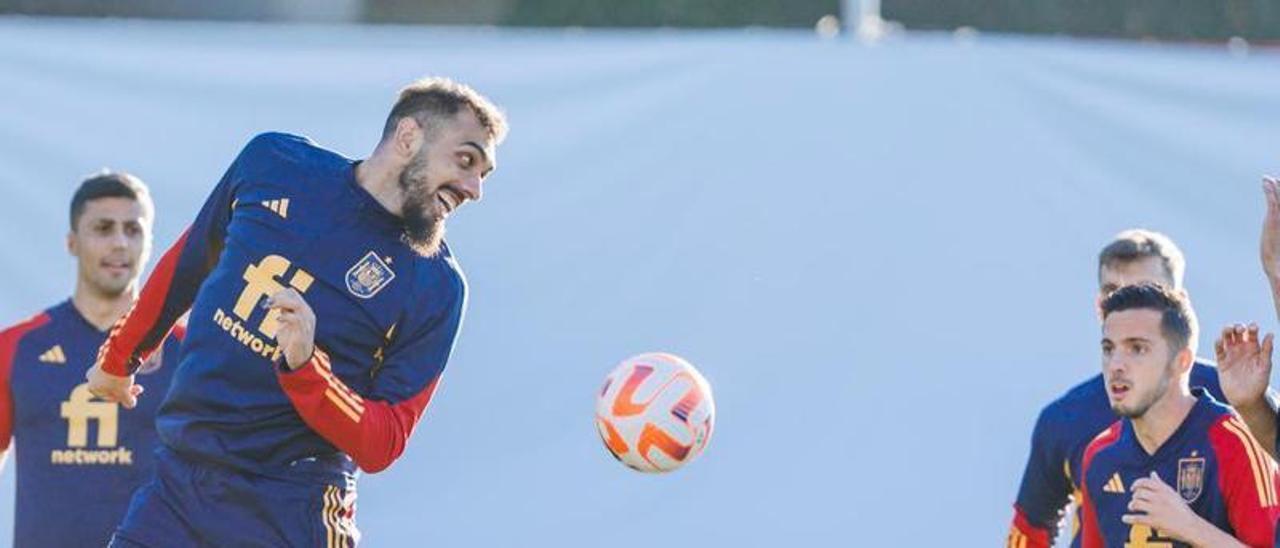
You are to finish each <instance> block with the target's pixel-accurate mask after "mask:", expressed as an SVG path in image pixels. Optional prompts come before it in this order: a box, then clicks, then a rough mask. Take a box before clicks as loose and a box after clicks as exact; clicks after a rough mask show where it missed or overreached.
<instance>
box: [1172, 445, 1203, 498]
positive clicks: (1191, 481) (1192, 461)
mask: <svg viewBox="0 0 1280 548" xmlns="http://www.w3.org/2000/svg"><path fill="white" fill-rule="evenodd" d="M1192 454H1194V453H1192ZM1203 491H1204V457H1198V458H1187V459H1178V494H1180V495H1182V500H1185V501H1187V503H1188V504H1190V503H1192V502H1195V501H1196V499H1198V498H1200V493H1201V492H1203Z"/></svg>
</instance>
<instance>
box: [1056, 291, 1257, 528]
mask: <svg viewBox="0 0 1280 548" xmlns="http://www.w3.org/2000/svg"><path fill="white" fill-rule="evenodd" d="M1102 311H1103V337H1102V356H1103V358H1102V370H1103V376H1104V378H1105V381H1106V387H1107V396H1108V398H1109V400H1110V402H1111V407H1112V409H1113V410H1114V411H1115V412H1116V414H1117V415H1120V416H1121V417H1122V418H1121V419H1120V420H1119V421H1117V422H1116V423H1115V424H1113V425H1112V426H1110V427H1108V428H1107V429H1106V430H1105V431H1103V433H1101V434H1099V435H1098V436H1097V437H1096V438H1094V440H1093V441H1092V442H1090V443H1089V446H1088V447H1087V448H1086V449H1085V453H1084V460H1083V464H1082V471H1081V474H1082V481H1083V484H1084V492H1083V497H1082V502H1081V514H1082V518H1081V522H1082V523H1081V526H1082V530H1081V540H1082V544H1083V546H1084V547H1085V548H1101V547H1104V546H1156V545H1158V546H1188V545H1196V546H1231V545H1235V543H1236V542H1237V540H1238V541H1239V542H1240V543H1243V544H1244V545H1246V546H1253V547H1263V546H1267V547H1269V546H1271V545H1272V542H1273V541H1274V537H1275V527H1276V519H1277V517H1280V502H1278V501H1277V490H1278V488H1280V469H1278V468H1277V466H1276V463H1275V460H1274V459H1272V458H1271V457H1270V456H1269V455H1268V454H1267V452H1266V450H1265V449H1263V447H1262V445H1261V444H1259V443H1258V441H1257V440H1256V439H1254V437H1253V435H1252V434H1251V433H1250V432H1249V428H1248V427H1247V426H1246V425H1245V424H1244V421H1242V420H1241V419H1240V418H1239V417H1238V416H1237V415H1236V414H1235V413H1234V412H1233V411H1232V410H1231V408H1229V407H1227V406H1225V405H1223V404H1221V403H1219V402H1217V401H1215V400H1214V399H1213V397H1212V396H1210V395H1209V394H1208V393H1207V392H1205V391H1204V389H1201V388H1195V389H1192V388H1191V387H1190V385H1189V379H1190V370H1191V364H1192V361H1193V360H1194V348H1195V340H1196V336H1197V333H1196V331H1197V328H1196V319H1195V316H1194V313H1193V312H1192V311H1191V307H1190V305H1189V304H1188V303H1187V301H1186V299H1185V297H1183V296H1182V295H1181V294H1180V293H1176V292H1173V291H1171V290H1169V289H1167V288H1164V287H1162V286H1157V285H1149V284H1146V285H1136V286H1126V287H1123V288H1121V289H1119V290H1117V291H1116V292H1114V293H1112V294H1111V295H1109V296H1107V298H1106V300H1104V301H1103V303H1102ZM1231 331H1234V330H1231ZM1248 334H1249V331H1247V330H1246V331H1244V335H1245V336H1244V337H1240V338H1237V339H1236V340H1234V341H1230V340H1229V341H1227V342H1224V343H1223V345H1224V346H1225V347H1226V350H1227V351H1228V352H1247V351H1249V350H1252V352H1253V353H1255V354H1257V353H1264V352H1269V350H1270V346H1271V337H1270V336H1268V337H1267V338H1266V339H1265V341H1264V342H1263V343H1261V344H1259V343H1258V341H1257V338H1256V337H1248ZM1254 334H1256V330H1255V331H1254ZM1250 343H1252V345H1253V348H1252V349H1248V348H1242V347H1244V346H1246V345H1248V344H1250ZM1158 478H1169V479H1170V484H1163V482H1159V483H1156V481H1155V480H1157V479H1158ZM1139 480H1150V481H1145V482H1143V481H1139ZM1162 485H1164V486H1165V487H1168V485H1173V486H1174V487H1173V491H1175V492H1176V493H1177V494H1178V495H1179V497H1180V498H1181V499H1182V500H1183V501H1185V503H1186V504H1188V505H1189V507H1190V509H1191V510H1192V511H1194V513H1195V514H1196V515H1197V516H1199V517H1201V518H1203V519H1204V520H1205V521H1206V522H1207V523H1206V524H1205V526H1204V527H1195V528H1190V529H1185V530H1183V531H1180V533H1181V534H1183V535H1187V536H1184V537H1180V538H1179V537H1175V536H1172V535H1171V534H1170V533H1171V532H1172V531H1169V530H1161V529H1158V528H1153V527H1151V525H1150V522H1149V521H1148V520H1146V519H1143V518H1142V516H1141V514H1143V513H1145V512H1148V511H1149V510H1151V509H1152V507H1150V506H1149V505H1152V504H1155V503H1159V502H1163V503H1168V502H1169V501H1168V499H1167V497H1160V495H1161V494H1162V493H1164V494H1167V492H1165V491H1164V490H1162V489H1161V486H1162ZM1131 486H1132V487H1131ZM1210 524H1211V525H1212V527H1210V526H1208V525H1210ZM1232 537H1234V538H1232Z"/></svg>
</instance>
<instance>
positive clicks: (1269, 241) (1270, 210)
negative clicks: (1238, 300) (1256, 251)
mask: <svg viewBox="0 0 1280 548" xmlns="http://www.w3.org/2000/svg"><path fill="white" fill-rule="evenodd" d="M1262 195H1263V196H1265V197H1266V199H1267V214H1266V216H1265V217H1263V219H1262V245H1261V247H1262V270H1263V271H1264V272H1266V273H1267V279H1269V280H1272V283H1273V284H1274V283H1280V179H1276V178H1275V177H1269V176H1267V177H1263V178H1262Z"/></svg>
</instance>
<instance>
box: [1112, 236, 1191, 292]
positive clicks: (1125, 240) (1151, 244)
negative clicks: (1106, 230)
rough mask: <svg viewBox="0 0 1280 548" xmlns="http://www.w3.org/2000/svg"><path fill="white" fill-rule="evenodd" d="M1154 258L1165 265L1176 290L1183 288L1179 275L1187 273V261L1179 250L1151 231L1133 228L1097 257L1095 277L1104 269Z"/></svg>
mask: <svg viewBox="0 0 1280 548" xmlns="http://www.w3.org/2000/svg"><path fill="white" fill-rule="evenodd" d="M1151 257H1156V258H1159V259H1160V262H1161V264H1163V265H1164V271H1165V273H1166V274H1168V275H1169V280H1170V281H1172V282H1173V285H1174V287H1175V288H1181V287H1182V275H1183V273H1184V272H1186V270H1187V261H1186V259H1185V258H1183V256H1182V250H1181V249H1178V245H1177V244H1175V243H1173V240H1172V239H1170V238H1169V237H1168V236H1165V235H1164V234H1161V233H1159V232H1156V231H1153V230H1146V229H1142V228H1134V229H1130V230H1126V231H1124V232H1121V233H1119V234H1116V236H1115V238H1113V239H1112V240H1111V243H1109V244H1107V246H1106V247H1104V248H1102V251H1101V252H1099V253H1098V274H1099V276H1101V274H1102V269H1103V268H1109V267H1113V266H1115V265H1117V264H1125V263H1132V262H1135V261H1139V260H1142V259H1147V258H1151Z"/></svg>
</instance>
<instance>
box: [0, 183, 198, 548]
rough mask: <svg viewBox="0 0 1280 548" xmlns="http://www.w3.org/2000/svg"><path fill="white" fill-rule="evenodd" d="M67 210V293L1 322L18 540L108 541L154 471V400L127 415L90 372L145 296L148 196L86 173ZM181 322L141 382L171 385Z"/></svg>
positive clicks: (156, 387)
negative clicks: (70, 260)
mask: <svg viewBox="0 0 1280 548" xmlns="http://www.w3.org/2000/svg"><path fill="white" fill-rule="evenodd" d="M70 209H71V216H70V217H71V228H70V231H69V232H68V233H67V251H68V252H69V253H70V254H71V256H72V257H74V258H75V260H76V282H75V290H74V292H73V293H72V295H71V298H70V299H67V300H65V301H62V302H61V303H58V304H56V305H54V306H52V307H50V308H48V309H47V310H44V311H43V312H41V313H39V314H37V315H35V316H34V317H32V318H30V319H27V320H25V321H23V322H20V323H18V324H17V325H14V326H12V327H10V328H8V329H6V330H4V331H3V332H0V448H2V449H3V450H4V455H6V456H7V455H8V452H9V448H10V447H9V442H10V439H11V438H12V439H13V440H14V442H15V443H14V446H15V447H16V449H17V453H18V456H17V473H16V477H17V494H16V501H15V504H14V514H15V516H14V529H13V533H14V539H13V543H14V546H19V547H21V546H39V547H44V546H102V545H105V544H106V543H107V541H108V540H110V538H111V533H112V531H114V530H115V527H116V524H118V523H120V518H121V517H123V516H124V512H125V509H126V508H128V506H129V497H130V495H132V494H133V491H134V490H135V489H136V488H137V487H138V486H139V485H141V484H142V483H143V482H144V481H145V480H147V479H149V478H150V476H151V471H152V468H153V466H154V464H153V457H154V455H153V453H154V451H155V448H156V446H157V445H158V444H159V441H158V439H157V437H156V431H155V414H156V408H158V407H159V400H158V398H157V399H153V401H149V402H146V403H144V404H143V405H140V406H139V407H138V408H137V409H135V410H133V411H132V412H129V413H122V412H120V409H119V405H117V404H115V403H111V402H105V401H100V400H97V399H95V398H94V397H93V395H92V394H90V393H89V386H88V384H87V383H85V382H84V374H85V371H87V370H88V369H89V367H90V366H92V365H93V362H94V359H95V357H96V356H97V353H98V347H99V346H101V345H102V343H103V341H105V340H106V339H107V332H108V331H109V330H110V328H111V326H112V325H113V324H115V323H116V321H117V320H119V319H120V317H121V316H123V315H124V314H125V312H127V311H128V310H129V306H130V304H132V303H133V300H134V298H135V297H136V296H137V294H138V278H139V276H140V274H141V272H142V265H143V264H145V263H146V262H147V256H148V254H149V252H150V248H151V226H152V222H153V219H154V217H155V215H154V206H153V205H152V201H151V196H150V194H149V193H148V191H147V187H146V185H144V184H143V183H142V181H141V180H140V179H138V178H137V177H135V176H133V175H130V174H128V173H123V172H102V173H98V174H95V175H93V176H90V177H89V178H87V179H85V180H84V181H83V182H81V183H80V186H79V187H78V188H77V189H76V192H75V194H74V195H73V196H72V198H71V208H70ZM180 331H181V330H176V331H175V333H174V336H172V337H170V338H169V339H168V340H167V341H166V342H165V347H164V348H165V350H164V351H163V352H159V353H157V355H156V356H155V358H158V359H153V361H152V362H151V363H150V364H148V366H147V367H145V368H144V369H143V370H142V371H141V372H140V375H139V377H138V383H139V385H140V386H145V387H147V389H148V390H150V391H152V392H155V393H157V394H163V393H164V391H165V390H166V389H167V388H168V387H169V379H170V376H171V375H172V373H173V369H174V367H175V363H176V360H175V359H174V358H176V357H177V355H178V344H179V341H178V340H177V338H178V337H179V336H180ZM161 356H163V357H161ZM161 361H163V362H165V363H163V364H161V363H160V362H161ZM0 458H3V457H0Z"/></svg>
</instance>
